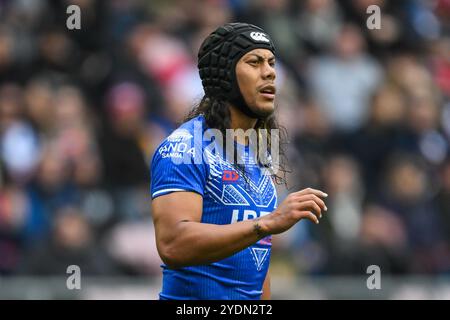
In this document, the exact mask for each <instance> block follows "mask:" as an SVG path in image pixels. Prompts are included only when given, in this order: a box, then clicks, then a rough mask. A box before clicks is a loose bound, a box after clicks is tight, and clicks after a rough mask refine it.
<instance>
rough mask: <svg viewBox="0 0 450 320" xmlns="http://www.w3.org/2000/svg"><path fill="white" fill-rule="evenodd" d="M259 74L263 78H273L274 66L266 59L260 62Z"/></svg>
mask: <svg viewBox="0 0 450 320" xmlns="http://www.w3.org/2000/svg"><path fill="white" fill-rule="evenodd" d="M261 76H262V78H263V79H269V80H275V77H276V72H275V67H274V66H271V65H270V64H269V62H268V61H267V60H266V61H265V62H264V63H263V64H262V70H261Z"/></svg>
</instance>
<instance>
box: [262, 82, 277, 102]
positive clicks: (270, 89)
mask: <svg viewBox="0 0 450 320" xmlns="http://www.w3.org/2000/svg"><path fill="white" fill-rule="evenodd" d="M258 91H259V93H260V94H261V95H262V96H263V97H264V98H266V99H268V100H274V99H275V93H276V91H277V90H276V88H275V86H274V85H272V84H267V85H265V86H263V87H261V88H260V89H259V90H258Z"/></svg>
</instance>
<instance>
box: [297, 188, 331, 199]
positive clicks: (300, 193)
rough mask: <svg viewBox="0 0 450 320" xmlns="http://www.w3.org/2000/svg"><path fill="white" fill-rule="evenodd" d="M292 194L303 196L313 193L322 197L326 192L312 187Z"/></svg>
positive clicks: (325, 195)
mask: <svg viewBox="0 0 450 320" xmlns="http://www.w3.org/2000/svg"><path fill="white" fill-rule="evenodd" d="M294 194H297V195H299V196H303V195H306V194H315V195H316V196H318V197H322V198H326V197H328V194H326V193H325V192H323V191H320V190H317V189H313V188H306V189H303V190H300V191H297V192H294Z"/></svg>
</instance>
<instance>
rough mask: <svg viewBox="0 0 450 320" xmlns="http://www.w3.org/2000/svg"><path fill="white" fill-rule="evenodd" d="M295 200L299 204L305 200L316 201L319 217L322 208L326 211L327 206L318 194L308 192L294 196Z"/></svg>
mask: <svg viewBox="0 0 450 320" xmlns="http://www.w3.org/2000/svg"><path fill="white" fill-rule="evenodd" d="M296 200H297V201H298V202H299V205H301V204H302V203H303V202H307V201H314V203H316V204H317V205H318V206H319V207H320V210H319V218H321V217H322V210H323V211H327V210H328V208H327V206H326V205H325V202H324V201H323V200H322V199H320V198H319V197H318V196H316V195H315V194H308V195H304V196H300V197H298V198H296Z"/></svg>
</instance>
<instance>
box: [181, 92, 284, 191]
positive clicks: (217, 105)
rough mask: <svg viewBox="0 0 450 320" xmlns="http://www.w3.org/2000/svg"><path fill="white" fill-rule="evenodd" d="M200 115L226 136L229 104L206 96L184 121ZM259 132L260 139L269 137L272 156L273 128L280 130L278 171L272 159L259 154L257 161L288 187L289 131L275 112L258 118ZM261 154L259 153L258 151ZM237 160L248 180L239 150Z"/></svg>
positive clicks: (257, 127) (235, 163)
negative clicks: (287, 146) (287, 155)
mask: <svg viewBox="0 0 450 320" xmlns="http://www.w3.org/2000/svg"><path fill="white" fill-rule="evenodd" d="M199 115H203V117H204V118H205V122H206V125H207V127H208V128H211V129H218V130H220V131H221V132H222V134H223V136H224V137H225V136H226V129H230V128H231V114H230V109H229V104H228V103H227V102H226V101H225V100H222V99H220V98H213V97H208V96H206V95H205V96H204V97H203V98H202V100H201V101H200V103H198V104H197V105H196V106H194V107H193V108H192V110H191V111H190V112H189V113H188V114H187V116H186V117H185V118H184V120H183V122H186V121H189V120H191V119H193V118H195V117H197V116H199ZM254 129H255V130H257V132H258V139H260V138H262V137H263V136H264V137H265V138H266V139H267V141H266V144H265V145H266V146H267V152H265V154H266V157H269V156H271V155H270V150H271V129H278V130H279V139H280V141H279V150H280V154H279V160H280V163H279V166H278V171H277V173H275V172H274V170H273V169H272V166H271V163H270V161H268V159H267V158H266V159H261V158H259V156H258V157H257V163H258V164H259V165H260V166H261V167H264V168H266V169H267V170H269V172H271V177H272V178H273V180H274V182H275V183H276V184H278V185H280V184H284V185H285V186H286V187H287V181H286V173H288V172H290V170H289V169H287V168H286V166H287V165H288V161H287V157H286V154H285V146H286V145H287V132H286V129H285V128H284V127H283V126H280V125H279V124H278V122H277V120H276V117H275V115H274V114H272V115H270V116H268V117H267V118H265V119H258V121H257V122H256V124H255V127H254ZM263 129H265V130H267V135H260V134H259V133H260V132H259V130H263ZM258 155H259V153H258ZM234 157H235V159H234V160H235V161H233V164H232V165H233V166H234V167H235V169H236V170H237V171H238V172H239V173H240V175H241V176H242V177H243V178H244V180H245V181H246V182H248V179H249V178H248V175H247V174H246V171H245V166H244V165H243V164H239V163H238V161H236V157H237V152H234Z"/></svg>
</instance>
